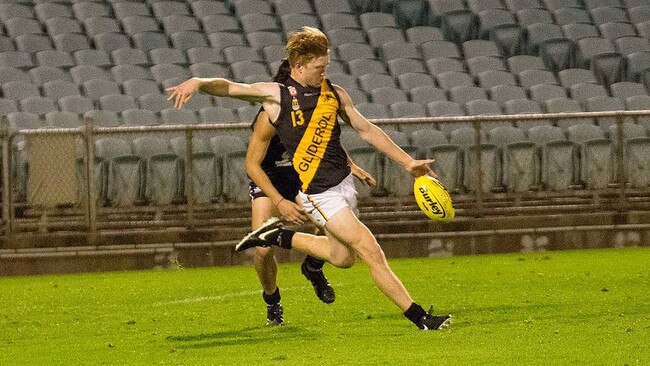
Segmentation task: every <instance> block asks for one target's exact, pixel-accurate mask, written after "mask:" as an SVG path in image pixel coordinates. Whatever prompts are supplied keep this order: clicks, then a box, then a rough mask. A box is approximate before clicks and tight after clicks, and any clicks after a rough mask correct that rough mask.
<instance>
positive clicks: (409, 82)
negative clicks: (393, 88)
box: [397, 72, 436, 104]
mask: <svg viewBox="0 0 650 366" xmlns="http://www.w3.org/2000/svg"><path fill="white" fill-rule="evenodd" d="M397 82H398V84H399V86H400V88H402V89H403V90H412V89H413V88H417V87H420V86H426V85H432V86H433V85H435V84H436V81H435V80H434V78H433V77H432V76H431V75H429V74H427V73H423V72H407V73H404V74H401V75H399V76H398V77H397ZM425 104H426V103H425Z"/></svg>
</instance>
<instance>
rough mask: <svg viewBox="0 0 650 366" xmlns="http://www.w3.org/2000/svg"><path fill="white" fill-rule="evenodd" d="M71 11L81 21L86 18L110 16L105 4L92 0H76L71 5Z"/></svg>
mask: <svg viewBox="0 0 650 366" xmlns="http://www.w3.org/2000/svg"><path fill="white" fill-rule="evenodd" d="M72 12H73V13H74V16H75V18H77V19H79V21H81V22H83V21H84V20H86V19H87V18H93V17H110V16H111V11H110V8H109V6H108V5H107V4H99V3H94V2H78V3H75V4H73V5H72Z"/></svg>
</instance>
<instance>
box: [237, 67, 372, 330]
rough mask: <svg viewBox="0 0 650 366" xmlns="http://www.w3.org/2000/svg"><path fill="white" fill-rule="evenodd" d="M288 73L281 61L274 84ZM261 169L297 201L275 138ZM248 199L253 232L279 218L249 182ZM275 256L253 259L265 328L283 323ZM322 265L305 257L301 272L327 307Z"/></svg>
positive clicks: (262, 253)
mask: <svg viewBox="0 0 650 366" xmlns="http://www.w3.org/2000/svg"><path fill="white" fill-rule="evenodd" d="M289 72H290V66H289V62H288V61H287V60H284V61H283V62H282V63H281V64H280V67H279V69H278V72H277V74H276V75H275V77H273V81H276V82H279V83H282V82H284V81H286V80H287V79H288V77H289ZM259 123H268V115H267V114H266V112H264V109H260V111H259V112H258V114H257V115H256V116H255V120H254V121H253V123H252V125H251V128H252V129H253V130H255V126H256V125H257V124H259ZM346 156H347V155H346ZM349 164H350V166H351V167H352V170H353V172H354V173H355V175H356V176H357V177H358V178H359V179H360V180H362V181H365V182H367V183H368V184H370V185H373V184H374V183H375V181H374V178H373V177H372V176H370V175H369V174H368V173H367V172H365V171H363V169H361V168H359V167H358V166H356V164H354V163H353V162H352V161H349ZM261 167H262V169H263V170H264V172H265V173H266V175H267V176H268V177H269V179H270V180H271V183H272V184H273V186H274V187H275V188H276V189H277V190H278V192H280V194H281V195H282V197H283V198H284V199H287V200H291V201H294V200H295V199H296V196H298V191H299V190H300V179H299V177H298V174H297V173H296V171H295V170H294V169H293V165H292V164H291V159H290V156H289V154H288V153H287V151H286V150H285V148H284V146H283V145H282V143H281V142H280V139H279V138H278V137H277V136H274V138H272V139H271V141H270V142H269V146H268V148H267V150H266V154H265V155H264V159H263V160H262V162H261ZM250 196H251V200H252V207H251V225H252V228H253V230H257V229H258V228H259V227H261V226H262V224H263V223H264V222H265V221H267V220H268V219H270V218H272V217H273V216H278V215H279V213H278V212H277V209H276V208H275V205H274V204H273V202H272V201H271V200H270V199H269V198H268V197H267V196H266V194H264V192H263V191H262V190H261V189H260V188H259V187H257V185H256V184H255V183H254V182H253V181H251V182H250ZM274 252H275V250H274V248H273V247H256V248H255V252H254V255H253V262H254V264H255V271H256V272H257V277H258V278H259V280H260V283H261V284H262V290H263V291H262V297H263V299H264V302H265V303H266V306H267V311H266V314H267V316H266V319H267V324H268V325H279V324H283V323H284V311H283V308H282V302H281V295H280V288H279V287H278V286H277V271H278V266H277V262H276V260H275V255H274ZM324 263H325V262H324V261H323V260H321V259H318V258H315V257H313V256H310V255H307V256H306V257H305V260H304V261H303V263H302V265H301V267H300V269H301V272H302V274H303V275H304V276H305V277H306V278H307V279H308V280H309V281H310V282H311V283H312V286H313V287H314V291H315V292H316V296H318V298H319V299H320V300H321V301H323V302H324V303H326V304H330V303H332V302H334V300H335V293H334V289H333V288H332V286H331V285H330V284H329V282H328V281H327V278H326V277H325V275H324V274H323V264H324Z"/></svg>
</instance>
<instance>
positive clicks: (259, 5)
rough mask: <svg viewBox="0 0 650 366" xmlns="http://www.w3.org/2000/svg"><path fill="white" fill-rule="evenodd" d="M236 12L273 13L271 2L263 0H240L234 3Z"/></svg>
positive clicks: (239, 14) (244, 13) (240, 14)
mask: <svg viewBox="0 0 650 366" xmlns="http://www.w3.org/2000/svg"><path fill="white" fill-rule="evenodd" d="M232 5H233V7H234V10H235V13H236V14H237V15H238V16H240V17H241V16H243V15H246V14H256V13H261V14H273V9H272V8H271V4H269V3H267V2H266V1H263V0H238V1H236V2H233V3H232Z"/></svg>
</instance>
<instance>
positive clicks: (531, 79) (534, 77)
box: [518, 70, 558, 89]
mask: <svg viewBox="0 0 650 366" xmlns="http://www.w3.org/2000/svg"><path fill="white" fill-rule="evenodd" d="M518 78H519V85H521V86H523V87H524V88H525V89H530V87H532V86H533V85H538V84H558V82H557V79H556V78H555V74H554V73H552V72H550V71H548V70H524V71H522V72H520V73H519V75H518Z"/></svg>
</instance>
